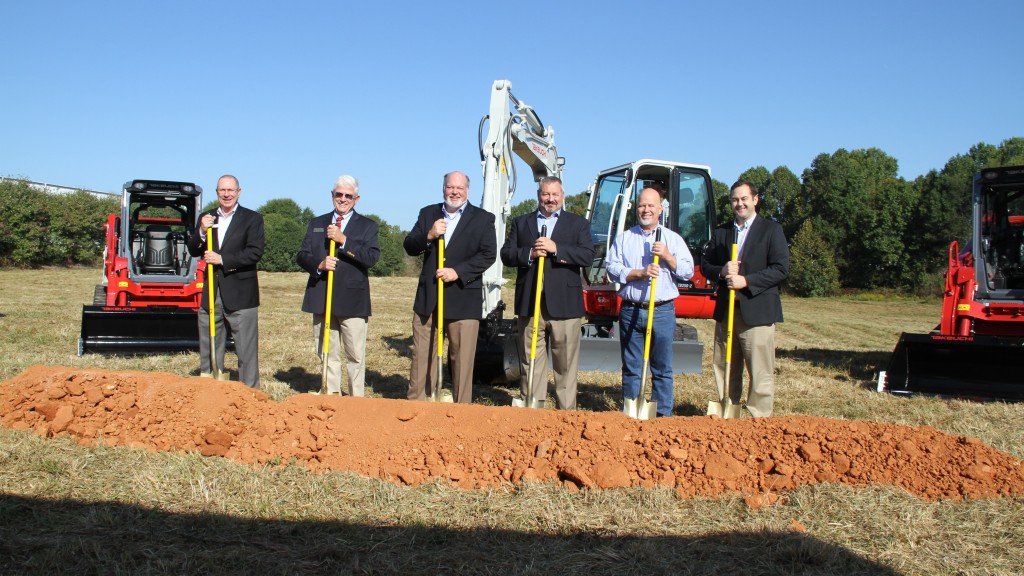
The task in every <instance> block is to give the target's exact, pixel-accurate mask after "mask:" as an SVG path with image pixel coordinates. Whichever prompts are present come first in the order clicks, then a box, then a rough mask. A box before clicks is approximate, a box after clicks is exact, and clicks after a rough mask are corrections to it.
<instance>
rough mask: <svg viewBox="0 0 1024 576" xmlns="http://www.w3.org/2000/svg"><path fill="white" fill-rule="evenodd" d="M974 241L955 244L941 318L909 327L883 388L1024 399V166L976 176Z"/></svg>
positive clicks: (883, 379)
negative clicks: (924, 329) (919, 328)
mask: <svg viewBox="0 0 1024 576" xmlns="http://www.w3.org/2000/svg"><path fill="white" fill-rule="evenodd" d="M972 204H973V208H972V211H971V213H972V222H973V230H972V235H971V240H970V241H969V242H967V244H966V245H965V246H964V247H963V249H962V250H961V249H960V247H959V244H958V243H957V242H955V241H954V242H953V243H952V244H951V245H950V247H949V269H948V270H947V272H946V287H945V292H944V296H943V301H942V318H941V320H940V323H939V325H938V327H937V328H936V329H935V330H934V331H932V332H931V333H929V334H906V333H904V334H903V335H902V336H901V337H900V340H899V343H898V344H897V345H896V350H895V352H894V353H893V355H892V358H891V359H890V361H889V365H888V367H887V369H886V370H885V371H884V372H882V373H880V374H879V379H878V380H879V383H878V387H879V389H880V390H888V391H890V392H892V393H896V394H911V393H915V392H922V393H928V394H938V395H943V396H958V397H977V398H998V399H1005V400H1024V166H1009V167H1002V168H988V169H985V170H982V171H980V172H978V173H977V174H975V176H974V185H973V200H972Z"/></svg>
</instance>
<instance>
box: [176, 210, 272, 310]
mask: <svg viewBox="0 0 1024 576" xmlns="http://www.w3.org/2000/svg"><path fill="white" fill-rule="evenodd" d="M206 214H213V215H214V216H217V210H216V209H214V210H211V211H209V212H204V213H203V214H200V215H199V218H200V219H202V217H203V216H205V215H206ZM210 232H211V233H213V251H214V252H216V253H218V254H220V255H221V258H223V259H224V263H223V264H222V265H221V266H216V267H215V268H214V274H213V279H214V284H215V287H216V288H217V290H218V291H219V292H220V298H221V301H222V302H223V303H224V307H225V308H227V309H228V310H244V309H246V308H255V307H257V306H259V305H260V284H259V280H258V278H257V277H256V264H257V263H259V261H260V258H261V257H263V216H262V215H261V214H260V213H259V212H256V211H254V210H249V209H248V208H244V207H242V206H236V207H235V215H234V216H233V217H232V219H231V227H229V228H228V233H227V236H226V237H225V238H224V240H223V241H221V238H220V229H219V228H214V229H212V230H210ZM187 244H188V253H189V254H191V255H192V256H201V255H202V254H203V253H205V252H206V238H205V237H204V236H203V235H202V234H200V233H199V224H198V223H197V224H196V228H195V230H193V231H192V234H190V235H189V237H188V242H187ZM209 294H210V293H209V291H207V290H203V299H202V308H203V310H209V309H210V305H209V300H210V297H209Z"/></svg>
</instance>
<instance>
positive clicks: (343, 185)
mask: <svg viewBox="0 0 1024 576" xmlns="http://www.w3.org/2000/svg"><path fill="white" fill-rule="evenodd" d="M331 199H332V201H333V202H334V210H332V211H331V212H328V213H327V214H324V215H322V216H317V217H316V218H314V219H313V220H311V221H310V222H309V226H308V228H307V229H306V237H305V238H303V240H302V247H301V248H299V254H298V256H297V257H296V261H297V262H298V264H299V266H301V267H302V268H303V269H304V270H306V272H309V279H308V280H307V281H306V294H305V296H303V298H302V311H303V312H311V313H312V314H313V342H314V344H315V345H316V351H317V355H321V354H323V336H324V321H325V318H324V316H325V315H326V312H327V310H326V308H327V276H328V272H330V271H334V287H333V288H332V290H331V318H329V319H327V320H326V321H328V322H330V323H331V335H330V343H329V344H330V345H329V347H328V358H327V393H328V394H337V395H340V394H342V391H341V350H342V348H343V347H344V349H345V361H346V363H345V372H346V376H347V377H348V385H349V394H351V395H352V396H363V394H364V384H365V381H366V323H367V319H368V318H369V316H370V279H369V271H370V268H372V267H373V265H374V264H376V263H377V260H379V259H380V244H379V243H378V240H377V222H375V221H374V220H371V219H370V218H367V217H365V216H362V215H360V214H357V213H356V211H355V207H356V202H358V201H359V181H358V180H356V179H355V178H354V177H352V176H348V175H345V176H340V177H338V179H337V180H336V181H335V183H334V189H333V190H331ZM331 240H333V241H334V245H335V250H334V253H333V254H331V253H329V249H330V243H331ZM322 360H323V358H322V357H321V361H322Z"/></svg>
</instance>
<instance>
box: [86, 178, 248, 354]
mask: <svg viewBox="0 0 1024 576" xmlns="http://www.w3.org/2000/svg"><path fill="white" fill-rule="evenodd" d="M202 195H203V190H202V188H200V187H199V186H197V185H195V184H192V183H190V182H167V181H161V180H132V181H129V182H126V183H125V185H124V189H123V193H122V195H121V210H120V214H110V215H108V216H107V223H106V244H105V246H104V249H103V279H102V282H101V283H100V284H99V285H97V286H96V291H95V293H94V296H93V304H92V305H91V306H89V305H86V306H82V332H81V337H80V338H79V340H78V354H79V355H82V354H84V353H86V352H101V351H103V352H115V351H142V350H156V351H165V350H198V349H199V329H198V326H197V324H196V314H198V311H199V305H200V298H201V297H202V294H203V281H204V277H205V272H206V264H205V262H203V261H202V260H201V259H199V258H192V257H190V256H189V254H188V250H186V248H185V239H186V237H187V235H188V233H189V232H190V231H191V230H193V229H194V228H195V225H196V222H197V220H198V218H199V214H200V212H201V211H202ZM228 343H229V345H231V344H232V342H231V339H230V337H229V340H228Z"/></svg>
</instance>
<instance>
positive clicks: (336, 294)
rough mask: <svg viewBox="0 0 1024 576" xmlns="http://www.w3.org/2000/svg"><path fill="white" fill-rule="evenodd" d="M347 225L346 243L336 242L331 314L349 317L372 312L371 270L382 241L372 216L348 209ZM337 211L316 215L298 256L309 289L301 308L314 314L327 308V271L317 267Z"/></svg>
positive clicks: (325, 254) (324, 255) (297, 260)
mask: <svg viewBox="0 0 1024 576" xmlns="http://www.w3.org/2000/svg"><path fill="white" fill-rule="evenodd" d="M347 218H351V220H349V222H348V224H346V225H345V247H344V248H342V247H341V246H335V250H334V254H333V256H335V257H336V258H338V263H337V265H336V266H335V268H334V288H333V289H332V292H331V315H332V316H342V317H346V318H352V317H363V318H365V317H367V316H370V279H369V270H370V268H372V267H373V265H374V264H376V263H377V260H380V242H379V241H378V238H377V223H376V222H375V221H373V220H371V219H370V218H367V217H365V216H363V215H361V214H357V213H356V212H355V211H354V210H353V211H352V212H349V216H348V217H347ZM333 219H334V212H333V211H331V212H328V213H327V214H324V215H322V216H317V217H316V218H313V219H312V220H310V222H309V226H308V227H307V228H306V237H305V238H303V239H302V246H301V247H300V248H299V253H298V255H297V256H296V257H295V260H296V262H298V264H299V266H301V267H302V268H303V269H304V270H305V271H306V272H309V279H308V280H307V281H306V293H305V295H304V296H303V297H302V311H303V312H311V313H314V314H323V313H324V312H326V303H327V271H326V270H325V271H320V270H317V266H319V265H320V263H321V262H323V260H324V258H325V257H326V256H327V250H328V248H330V242H331V241H330V240H329V239H328V238H327V227H328V226H329V225H330V224H331V221H332V220H333Z"/></svg>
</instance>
